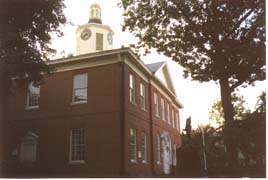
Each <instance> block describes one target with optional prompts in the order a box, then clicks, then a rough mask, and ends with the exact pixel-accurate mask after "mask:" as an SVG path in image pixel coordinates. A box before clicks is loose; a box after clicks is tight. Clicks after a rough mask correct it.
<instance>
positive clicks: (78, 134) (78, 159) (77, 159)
mask: <svg viewBox="0 0 268 180" xmlns="http://www.w3.org/2000/svg"><path fill="white" fill-rule="evenodd" d="M70 149H71V151H70V162H71V163H83V162H85V151H86V142H85V130H84V129H83V128H76V129H71V134H70Z"/></svg>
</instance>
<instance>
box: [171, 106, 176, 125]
mask: <svg viewBox="0 0 268 180" xmlns="http://www.w3.org/2000/svg"><path fill="white" fill-rule="evenodd" d="M171 118H172V127H173V128H175V120H174V110H173V109H172V114H171Z"/></svg>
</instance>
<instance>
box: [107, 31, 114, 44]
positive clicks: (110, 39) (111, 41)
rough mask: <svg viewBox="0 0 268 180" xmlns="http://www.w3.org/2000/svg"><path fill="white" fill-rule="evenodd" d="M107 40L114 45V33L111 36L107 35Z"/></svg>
mask: <svg viewBox="0 0 268 180" xmlns="http://www.w3.org/2000/svg"><path fill="white" fill-rule="evenodd" d="M107 40H108V42H109V44H112V43H113V36H112V33H109V34H108V35H107Z"/></svg>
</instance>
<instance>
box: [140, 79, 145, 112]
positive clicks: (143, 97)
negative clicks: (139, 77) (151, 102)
mask: <svg viewBox="0 0 268 180" xmlns="http://www.w3.org/2000/svg"><path fill="white" fill-rule="evenodd" d="M140 96H141V108H142V109H145V85H144V84H142V83H141V84H140Z"/></svg>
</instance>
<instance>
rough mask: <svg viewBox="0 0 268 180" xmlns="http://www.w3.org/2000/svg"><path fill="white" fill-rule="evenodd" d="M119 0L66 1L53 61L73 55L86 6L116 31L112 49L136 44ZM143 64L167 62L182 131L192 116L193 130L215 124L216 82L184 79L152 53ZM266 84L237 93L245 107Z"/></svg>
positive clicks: (173, 64) (171, 64) (179, 71)
mask: <svg viewBox="0 0 268 180" xmlns="http://www.w3.org/2000/svg"><path fill="white" fill-rule="evenodd" d="M119 2H120V0H75V1H74V0H65V5H66V8H65V9H64V13H65V16H66V18H67V24H66V25H64V26H62V27H61V29H62V31H63V33H64V36H63V37H61V38H58V37H54V38H53V40H52V47H54V48H56V49H57V52H58V54H57V55H56V56H55V57H54V58H59V57H61V54H62V53H61V52H65V55H68V54H70V53H72V54H75V47H76V41H75V31H76V28H77V26H78V25H83V24H86V23H87V22H88V18H89V7H90V5H91V4H93V3H97V4H99V5H100V6H101V9H102V13H101V15H102V24H104V25H109V26H110V27H111V28H112V29H113V31H114V32H115V34H114V36H113V48H120V47H121V46H125V47H128V46H129V45H130V44H135V43H136V42H137V39H136V38H135V37H134V36H133V35H132V34H131V33H129V32H122V30H121V24H123V16H122V14H123V9H122V8H120V7H119V6H118V3H119ZM141 59H142V60H143V61H144V63H145V64H148V63H153V62H157V61H167V62H168V66H169V69H170V71H171V76H172V80H173V82H174V85H175V89H176V92H177V96H178V99H179V101H180V102H181V103H182V104H183V105H184V108H183V109H181V111H180V123H181V126H180V127H181V129H184V127H185V122H186V118H188V117H189V116H191V121H192V127H193V128H196V127H197V126H198V125H199V124H202V125H206V124H209V123H210V124H212V125H214V126H215V125H216V124H215V123H213V122H211V121H209V110H210V108H211V106H212V104H213V102H214V101H216V100H218V99H220V88H219V85H217V84H216V83H215V82H207V83H199V82H197V81H191V80H190V79H184V78H183V72H182V70H183V69H182V67H181V66H180V65H178V64H177V63H176V62H174V61H172V60H170V58H168V57H165V56H163V55H159V54H157V53H156V52H154V51H153V52H152V53H151V54H149V55H147V56H146V57H142V58H141ZM265 83H266V81H263V82H256V83H255V86H254V87H248V88H243V89H239V94H240V95H243V96H244V97H245V100H246V102H247V104H246V106H247V108H250V109H254V107H255V105H256V102H257V96H259V95H260V94H261V92H262V91H264V90H265V89H266V87H265Z"/></svg>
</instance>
